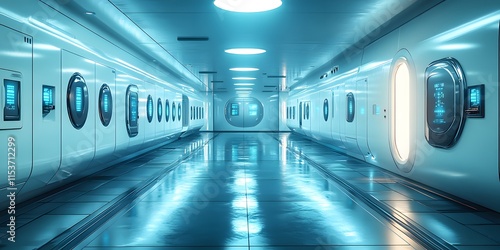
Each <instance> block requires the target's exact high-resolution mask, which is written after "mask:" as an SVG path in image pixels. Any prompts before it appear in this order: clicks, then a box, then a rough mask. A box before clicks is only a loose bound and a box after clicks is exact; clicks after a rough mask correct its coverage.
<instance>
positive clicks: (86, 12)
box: [85, 11, 95, 16]
mask: <svg viewBox="0 0 500 250" xmlns="http://www.w3.org/2000/svg"><path fill="white" fill-rule="evenodd" d="M85 15H89V16H93V15H95V12H93V11H85Z"/></svg>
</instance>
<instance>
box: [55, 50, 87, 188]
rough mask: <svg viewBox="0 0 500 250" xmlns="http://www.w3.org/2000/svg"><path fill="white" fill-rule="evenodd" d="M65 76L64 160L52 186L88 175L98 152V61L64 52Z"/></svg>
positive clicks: (63, 80) (62, 108)
mask: <svg viewBox="0 0 500 250" xmlns="http://www.w3.org/2000/svg"><path fill="white" fill-rule="evenodd" d="M61 73H62V74H61V75H62V76H61V79H62V90H61V100H62V103H61V104H62V105H61V113H62V121H61V122H62V130H61V138H62V148H61V150H62V159H61V166H60V168H59V171H58V172H57V173H56V175H55V176H54V177H53V178H52V179H51V181H50V182H51V183H52V182H57V181H60V180H63V179H66V178H69V177H75V176H79V175H80V174H82V173H83V172H86V170H87V168H88V166H89V163H90V162H91V161H92V160H93V158H94V153H95V133H94V131H95V117H96V114H95V110H96V104H95V103H96V96H95V92H94V91H93V90H94V88H95V62H92V61H90V60H88V59H86V58H83V57H81V56H79V55H76V54H73V53H71V52H68V51H64V50H63V51H62V72H61Z"/></svg>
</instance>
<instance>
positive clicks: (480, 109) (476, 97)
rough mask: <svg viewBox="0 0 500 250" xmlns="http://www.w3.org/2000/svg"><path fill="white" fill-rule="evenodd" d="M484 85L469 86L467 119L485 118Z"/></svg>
mask: <svg viewBox="0 0 500 250" xmlns="http://www.w3.org/2000/svg"><path fill="white" fill-rule="evenodd" d="M484 102H485V100H484V84H481V85H477V86H469V87H468V88H467V107H466V110H465V112H467V117H471V118H483V117H484Z"/></svg>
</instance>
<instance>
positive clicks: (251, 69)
mask: <svg viewBox="0 0 500 250" xmlns="http://www.w3.org/2000/svg"><path fill="white" fill-rule="evenodd" d="M229 70H231V71H257V70H259V69H258V68H230V69H229Z"/></svg>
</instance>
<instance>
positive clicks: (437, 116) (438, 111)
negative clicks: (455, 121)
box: [432, 83, 446, 124]
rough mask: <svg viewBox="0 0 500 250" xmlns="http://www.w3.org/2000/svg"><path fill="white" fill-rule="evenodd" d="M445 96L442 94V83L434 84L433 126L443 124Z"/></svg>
mask: <svg viewBox="0 0 500 250" xmlns="http://www.w3.org/2000/svg"><path fill="white" fill-rule="evenodd" d="M444 100H445V94H444V83H436V84H434V120H432V122H433V123H434V124H444V123H446V121H445V120H444V115H445V113H446V110H445V106H444V105H445V103H444Z"/></svg>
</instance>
